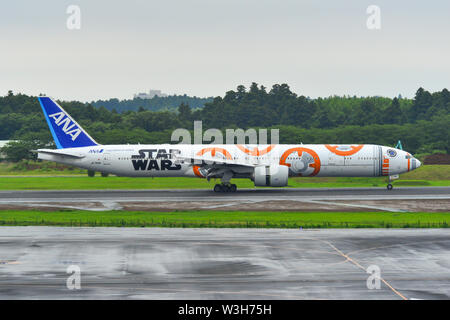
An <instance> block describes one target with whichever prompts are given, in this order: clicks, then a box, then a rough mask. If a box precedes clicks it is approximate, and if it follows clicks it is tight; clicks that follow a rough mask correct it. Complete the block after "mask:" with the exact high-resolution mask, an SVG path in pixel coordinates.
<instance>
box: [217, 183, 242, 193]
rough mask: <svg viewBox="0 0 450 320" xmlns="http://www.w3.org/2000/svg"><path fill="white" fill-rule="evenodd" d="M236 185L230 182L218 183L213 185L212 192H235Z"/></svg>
mask: <svg viewBox="0 0 450 320" xmlns="http://www.w3.org/2000/svg"><path fill="white" fill-rule="evenodd" d="M236 190H237V186H236V185H235V184H230V183H220V184H216V185H215V186H214V192H236Z"/></svg>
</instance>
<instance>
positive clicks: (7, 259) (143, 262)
mask: <svg viewBox="0 0 450 320" xmlns="http://www.w3.org/2000/svg"><path fill="white" fill-rule="evenodd" d="M70 266H77V267H79V270H80V285H81V289H80V290H76V289H74V290H70V289H68V287H67V279H68V277H69V276H71V275H72V274H70V273H69V274H68V273H67V269H68V268H69V267H70ZM369 267H370V268H369ZM72 268H73V267H72ZM368 268H369V270H377V269H378V270H379V271H380V281H379V284H380V286H379V289H377V279H376V278H375V279H373V278H369V277H370V276H371V274H369V273H367V269H368ZM368 283H369V286H368ZM69 284H73V282H72V281H69ZM370 288H373V289H370ZM0 298H1V299H105V298H108V299H449V298H450V231H449V230H445V229H440V230H438V229H423V230H380V229H378V230H367V229H358V230H331V229H330V230H317V231H316V230H308V231H306V230H292V229H290V230H280V229H277V230H265V229H159V228H148V229H142V228H139V229H134V228H55V227H1V228H0Z"/></svg>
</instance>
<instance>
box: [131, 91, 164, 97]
mask: <svg viewBox="0 0 450 320" xmlns="http://www.w3.org/2000/svg"><path fill="white" fill-rule="evenodd" d="M155 96H158V97H167V94H165V93H162V92H161V90H152V89H150V90H149V91H148V93H145V92H140V93H137V94H135V95H134V98H135V99H136V98H140V99H151V98H154V97H155Z"/></svg>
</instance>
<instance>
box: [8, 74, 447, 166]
mask: <svg viewBox="0 0 450 320" xmlns="http://www.w3.org/2000/svg"><path fill="white" fill-rule="evenodd" d="M180 97H181V96H180ZM113 100H114V99H112V100H109V101H113ZM139 100H141V99H139ZM141 102H142V103H146V100H141ZM121 103H124V102H123V101H122V102H118V104H117V105H116V106H115V107H114V108H112V109H111V110H109V109H108V108H107V107H106V105H105V104H104V102H103V103H102V102H99V101H97V102H96V103H95V104H96V106H98V107H96V106H94V105H93V104H91V103H81V102H77V101H60V104H61V105H62V106H63V108H65V109H66V111H67V112H69V113H70V115H71V116H72V117H73V118H74V119H75V120H76V121H77V122H78V123H79V124H80V125H82V126H83V127H84V128H85V129H86V130H87V131H88V132H89V134H90V135H91V136H92V137H93V138H94V139H96V140H97V142H99V143H102V144H126V143H141V144H143V143H170V137H171V133H172V131H173V130H174V129H176V128H186V129H189V130H192V128H193V121H194V120H202V121H203V130H206V129H208V128H217V129H221V130H224V129H226V128H242V129H248V128H255V129H258V128H268V129H270V128H278V129H280V143H300V142H302V143H304V144H307V143H355V144H356V143H358V144H360V143H373V144H382V145H395V143H396V142H397V141H398V140H401V141H402V143H403V147H404V148H405V149H406V150H408V151H410V152H412V153H435V152H443V153H449V151H450V150H449V149H450V148H449V133H450V92H449V91H448V90H447V89H443V90H442V91H439V92H434V93H430V92H428V91H426V90H424V89H423V88H419V89H418V90H417V92H416V95H415V97H414V99H404V98H393V99H390V98H386V97H355V96H354V97H350V96H345V97H338V96H332V97H328V98H318V99H309V98H307V97H305V96H302V95H300V96H299V95H297V94H295V93H293V92H292V91H291V90H290V88H289V86H288V85H287V84H275V85H273V87H272V88H271V89H270V90H267V89H266V88H264V87H263V86H258V85H257V84H256V83H253V84H252V85H251V86H250V88H248V89H247V88H245V87H244V86H238V87H237V89H236V90H232V91H228V92H227V93H226V94H225V96H224V97H216V98H214V99H212V100H210V102H206V103H205V105H204V107H203V108H196V109H194V108H192V106H190V105H189V104H188V103H185V102H184V101H183V102H181V103H180V105H179V106H178V108H177V109H176V110H174V111H168V110H164V111H150V110H145V109H146V106H145V105H139V104H137V105H136V107H137V111H129V110H128V111H123V112H121V113H120V112H119V110H126V109H127V107H126V106H127V103H128V102H125V105H124V107H123V108H122V107H121ZM109 107H111V106H109ZM133 108H134V107H133ZM0 140H21V141H23V142H22V143H21V145H20V146H21V147H22V148H23V149H27V148H28V149H30V148H38V147H40V146H43V145H48V144H49V143H51V142H52V141H53V140H52V138H51V135H50V131H49V129H48V127H47V123H46V121H45V119H44V117H43V114H42V111H41V108H40V105H39V102H38V100H37V98H36V97H32V96H28V95H23V94H13V92H11V91H10V92H9V93H8V94H7V95H6V96H3V97H0ZM24 157H32V155H31V154H27V155H26V156H25V155H24Z"/></svg>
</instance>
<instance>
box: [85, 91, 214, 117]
mask: <svg viewBox="0 0 450 320" xmlns="http://www.w3.org/2000/svg"><path fill="white" fill-rule="evenodd" d="M212 100H213V98H198V97H195V96H194V97H189V96H187V95H185V94H184V95H172V96H167V97H158V96H155V97H153V98H151V99H141V98H134V99H129V100H119V99H109V100H98V101H92V102H91V104H92V105H93V106H94V107H105V108H106V109H108V110H110V111H113V110H116V111H117V112H119V113H122V112H124V111H139V110H141V111H143V110H149V111H161V110H168V111H175V110H176V109H177V108H178V106H179V105H180V104H182V103H185V104H188V105H189V106H190V107H191V108H193V109H197V108H203V107H204V105H205V103H207V102H211V101H212Z"/></svg>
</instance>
